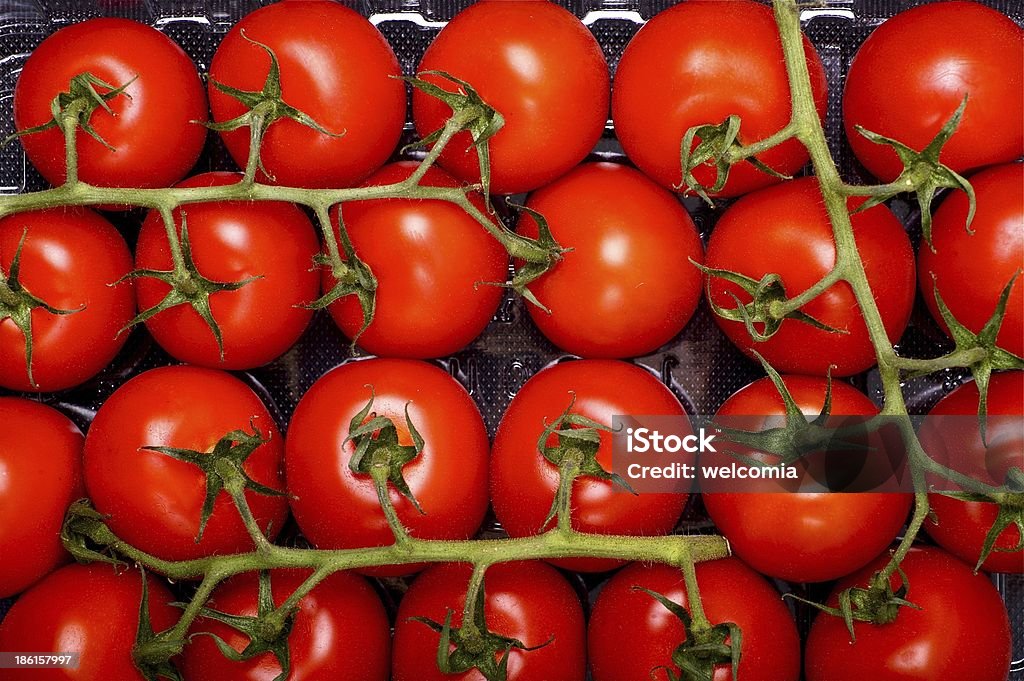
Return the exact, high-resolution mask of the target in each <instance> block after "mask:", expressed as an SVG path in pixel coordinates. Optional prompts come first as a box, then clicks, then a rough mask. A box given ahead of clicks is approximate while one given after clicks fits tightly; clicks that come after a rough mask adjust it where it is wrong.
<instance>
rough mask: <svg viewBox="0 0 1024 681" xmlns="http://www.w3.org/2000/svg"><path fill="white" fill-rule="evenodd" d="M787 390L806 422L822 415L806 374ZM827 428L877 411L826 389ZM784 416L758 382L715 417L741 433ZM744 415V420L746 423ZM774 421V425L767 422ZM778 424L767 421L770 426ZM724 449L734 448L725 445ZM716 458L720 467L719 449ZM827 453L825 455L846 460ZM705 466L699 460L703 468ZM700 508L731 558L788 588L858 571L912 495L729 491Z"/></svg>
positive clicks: (770, 388) (818, 387) (815, 383)
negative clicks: (734, 422)
mask: <svg viewBox="0 0 1024 681" xmlns="http://www.w3.org/2000/svg"><path fill="white" fill-rule="evenodd" d="M784 382H785V385H786V388H787V389H788V390H789V392H790V395H791V396H792V397H793V399H794V400H795V401H796V404H797V406H798V407H799V408H800V409H801V411H803V412H804V414H806V415H807V416H808V417H810V418H814V417H816V416H817V415H818V414H820V413H821V409H822V406H823V405H824V402H825V391H826V387H827V382H826V380H825V379H823V378H818V377H813V376H786V377H784ZM831 404H832V411H831V413H832V415H833V418H832V419H831V421H830V422H829V425H831V426H832V427H837V426H839V424H840V423H842V417H843V416H871V415H874V414H876V413H878V408H877V407H876V406H875V405H874V403H873V402H871V400H869V399H868V398H867V397H866V396H865V395H864V394H863V393H861V392H860V391H859V390H857V389H856V388H853V387H852V386H850V385H849V384H847V383H843V382H842V381H833V383H832V403H831ZM783 414H785V404H784V403H783V400H782V397H781V396H780V395H779V392H778V390H776V388H775V386H774V385H773V384H772V382H771V379H769V378H762V379H760V380H758V381H755V382H754V383H751V384H750V385H748V386H746V387H745V388H742V389H741V390H739V391H738V392H736V393H735V394H733V395H732V397H730V398H729V399H728V400H726V401H725V404H723V405H722V407H721V409H719V411H718V418H726V419H728V418H730V417H737V418H739V419H740V422H741V423H742V426H740V427H742V428H744V429H748V430H749V429H751V428H752V426H753V424H754V422H755V421H761V422H765V423H764V426H765V428H767V427H769V424H768V423H767V422H766V421H768V420H769V419H770V417H774V416H781V415H783ZM748 417H749V418H748ZM772 420H773V421H774V419H772ZM780 425H781V424H779V423H772V424H771V426H770V427H778V426H780ZM726 446H727V447H728V448H729V449H735V447H734V446H731V445H728V444H727V445H726ZM718 449H719V452H720V454H719V456H720V457H721V458H722V459H723V460H725V461H727V460H728V456H727V455H725V454H724V451H725V450H724V449H723V448H722V447H719V448H718ZM850 454H851V452H849V451H842V450H839V451H834V452H829V453H827V454H826V457H827V456H844V455H850ZM705 460H706V458H705V459H702V463H704V462H705ZM702 498H703V500H704V506H705V508H706V509H707V512H708V515H709V516H710V517H711V519H712V520H713V521H714V523H715V525H716V526H717V527H718V529H719V530H720V531H721V532H722V534H724V535H725V536H726V537H727V538H728V539H729V545H730V546H731V547H732V550H733V552H734V553H735V555H736V556H738V557H740V558H742V559H743V560H744V561H745V562H746V563H747V564H748V565H750V566H751V567H752V568H754V569H755V570H757V571H758V572H760V573H761V574H764V575H769V576H772V577H776V578H779V579H786V580H789V581H792V582H823V581H827V580H831V579H838V578H839V577H843V576H845V575H848V574H850V573H851V572H853V571H854V570H856V569H858V568H861V567H863V566H864V565H865V564H867V563H868V562H869V561H870V560H871V559H873V558H875V557H876V556H878V554H879V553H880V552H881V551H883V550H884V549H885V548H886V547H887V546H889V544H890V543H891V542H892V541H893V539H895V538H896V533H897V532H899V531H900V529H901V528H902V527H903V523H904V521H905V520H906V518H907V512H908V511H909V510H910V504H911V501H912V497H911V495H909V494H898V493H853V492H850V493H843V492H822V493H813V492H787V491H785V490H784V489H777V490H776V491H775V492H767V493H758V492H736V493H727V492H720V493H705V494H704V495H703V497H702Z"/></svg>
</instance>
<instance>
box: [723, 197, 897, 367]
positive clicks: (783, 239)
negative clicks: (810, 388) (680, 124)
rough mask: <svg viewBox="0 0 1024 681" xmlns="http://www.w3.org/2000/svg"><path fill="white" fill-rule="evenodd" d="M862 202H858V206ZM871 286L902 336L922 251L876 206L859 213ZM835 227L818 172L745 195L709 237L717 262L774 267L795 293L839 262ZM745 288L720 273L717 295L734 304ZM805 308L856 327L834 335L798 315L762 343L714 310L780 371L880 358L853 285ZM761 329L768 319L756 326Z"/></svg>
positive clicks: (744, 346)
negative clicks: (917, 257)
mask: <svg viewBox="0 0 1024 681" xmlns="http://www.w3.org/2000/svg"><path fill="white" fill-rule="evenodd" d="M856 205H859V203H858V202H857V201H851V207H853V206H856ZM851 221H852V224H853V233H854V238H855V240H856V243H857V248H858V249H859V250H860V254H861V259H862V260H863V262H864V269H865V272H866V274H867V278H868V283H869V284H870V285H871V288H872V290H873V291H874V295H875V302H876V304H877V305H878V311H879V313H880V315H881V317H882V323H883V325H884V326H885V330H886V334H887V335H888V337H889V340H890V341H892V342H895V341H896V340H897V339H898V338H899V337H900V335H902V333H903V330H904V329H905V328H906V325H907V321H908V320H909V319H910V313H911V310H912V309H913V304H914V288H915V287H914V252H913V249H912V247H911V245H910V240H909V238H908V237H907V235H906V232H904V230H903V226H902V225H901V224H900V222H899V220H897V219H896V216H894V215H893V214H892V211H890V210H889V209H888V208H886V207H885V206H875V207H874V208H871V209H869V210H866V211H864V212H862V213H856V214H854V215H852V216H851ZM835 257H836V250H835V242H834V241H833V236H832V226H831V224H830V223H829V221H828V216H827V214H826V213H825V206H824V204H823V202H822V199H821V194H820V193H819V189H818V185H817V181H816V180H815V179H814V178H803V179H798V180H791V181H789V182H786V183H784V184H781V185H778V186H776V187H769V188H767V189H763V190H761V191H758V192H755V193H753V194H750V195H749V196H745V197H743V198H742V199H740V200H738V201H737V202H736V203H734V204H733V205H732V206H731V207H730V208H729V209H728V210H726V211H725V213H723V214H722V217H721V218H720V219H719V220H718V222H717V223H716V225H715V228H714V229H713V230H712V232H711V239H710V241H709V242H708V249H707V259H706V264H707V266H708V267H710V268H715V269H725V270H732V271H735V272H739V273H741V274H744V275H746V276H748V277H752V278H753V279H755V280H759V279H760V278H761V277H763V276H764V275H765V274H769V273H775V274H778V275H780V276H781V277H782V284H783V286H784V288H785V290H786V295H787V297H789V298H793V297H796V296H797V295H798V294H800V293H801V292H803V291H805V290H806V289H808V288H810V287H811V286H812V285H814V284H815V283H817V282H818V281H819V280H820V279H821V278H822V277H823V276H825V274H826V273H827V272H828V271H829V270H830V269H831V268H832V267H833V266H834V264H835ZM730 293H732V294H733V295H736V296H737V297H738V298H739V299H740V301H741V302H743V303H747V302H750V295H749V294H748V293H746V292H744V291H743V290H742V289H740V288H739V287H738V286H736V285H735V284H732V283H729V282H726V281H724V280H722V279H720V278H718V277H713V278H712V280H711V285H710V292H709V296H708V298H709V300H710V302H712V303H714V304H716V305H719V306H721V307H724V308H726V309H733V308H735V307H736V301H735V300H734V299H733V298H732V297H731V296H730V295H729V294H730ZM801 311H803V312H805V313H806V314H808V315H810V316H812V317H814V318H815V319H817V320H818V321H820V322H823V323H824V324H827V325H829V326H831V327H833V328H836V329H841V330H845V331H846V332H847V333H830V332H828V331H824V330H820V329H816V328H813V327H811V326H810V325H808V324H805V323H803V322H800V321H798V320H795V319H786V320H784V321H783V323H782V326H781V328H780V329H779V330H778V332H777V333H776V334H775V335H774V336H772V337H771V338H770V339H769V340H767V341H764V342H761V343H755V342H754V341H753V340H752V339H751V338H750V336H749V334H748V333H747V330H746V328H745V326H744V325H743V322H740V321H731V320H725V319H722V318H721V317H719V316H718V315H715V322H716V323H717V324H718V326H719V328H721V329H722V331H724V332H725V334H726V336H728V337H729V340H731V341H732V342H733V344H734V345H736V347H737V348H739V349H740V350H742V351H743V353H744V354H746V355H748V356H750V357H753V350H756V351H757V352H759V353H760V354H761V355H762V356H763V357H764V358H765V359H766V360H767V361H768V363H769V364H771V365H772V366H773V367H774V368H775V369H776V370H777V371H780V372H784V373H798V374H812V375H816V376H825V375H826V374H827V373H828V372H829V367H831V372H832V375H833V376H849V375H852V374H856V373H860V372H861V371H864V370H866V369H868V368H870V367H871V366H873V365H874V364H875V350H874V347H873V346H872V345H871V339H870V337H869V336H868V331H867V327H866V326H865V325H864V320H863V318H862V317H861V315H860V311H859V309H858V308H857V306H856V301H855V299H854V296H853V290H852V289H851V288H850V287H849V285H848V284H846V283H844V282H840V283H837V284H834V285H833V286H831V287H830V288H829V289H827V290H826V291H825V292H824V293H823V294H822V295H820V296H818V297H817V298H815V299H814V300H812V301H811V302H809V303H807V304H806V305H804V306H803V307H802V308H801ZM755 328H757V329H758V330H761V328H762V326H761V325H757V326H755Z"/></svg>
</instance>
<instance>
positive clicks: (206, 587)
mask: <svg viewBox="0 0 1024 681" xmlns="http://www.w3.org/2000/svg"><path fill="white" fill-rule="evenodd" d="M225 576H226V575H224V574H222V573H221V572H220V571H219V570H217V569H216V568H214V569H211V570H210V571H208V572H207V573H206V574H205V575H204V576H203V581H202V582H200V583H199V588H198V589H196V593H195V595H194V596H193V597H192V600H190V601H189V603H188V605H187V606H186V607H185V611H184V612H182V614H181V618H180V619H179V620H178V621H177V622H176V623H175V625H174V626H173V627H172V628H171V629H170V631H169V632H168V634H167V637H168V638H170V639H172V640H174V639H184V638H185V636H186V635H187V634H188V628H189V627H191V626H192V622H194V621H195V619H196V617H198V616H199V612H200V611H201V610H202V609H203V606H205V605H206V602H207V601H208V600H210V595H211V594H212V593H213V590H214V589H215V588H216V587H217V585H218V584H220V583H221V582H222V581H223V580H224V578H225Z"/></svg>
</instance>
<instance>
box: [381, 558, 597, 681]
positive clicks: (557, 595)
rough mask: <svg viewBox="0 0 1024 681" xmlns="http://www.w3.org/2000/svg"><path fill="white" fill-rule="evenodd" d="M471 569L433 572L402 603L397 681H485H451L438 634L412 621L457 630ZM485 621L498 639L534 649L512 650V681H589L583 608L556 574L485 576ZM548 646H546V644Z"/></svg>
mask: <svg viewBox="0 0 1024 681" xmlns="http://www.w3.org/2000/svg"><path fill="white" fill-rule="evenodd" d="M471 573H472V567H471V566H470V565H468V564H466V563H450V564H446V565H438V566H435V567H432V568H430V569H429V570H427V571H426V572H424V573H423V574H422V575H420V576H419V577H417V578H416V581H414V582H413V583H412V586H411V587H410V588H409V591H408V592H407V593H406V594H405V596H403V597H402V603H401V605H399V608H398V617H397V620H396V622H395V652H394V657H393V661H392V668H391V669H392V678H393V679H394V681H446V680H448V679H452V678H458V679H459V680H460V681H483V680H484V677H483V675H482V674H480V672H479V671H476V670H473V671H470V672H467V673H465V674H461V675H457V676H450V675H447V674H442V673H441V672H440V671H438V669H437V646H438V642H439V640H440V638H439V634H438V633H437V632H435V631H432V630H431V629H430V628H429V627H427V626H426V625H425V624H423V623H422V622H417V621H414V620H412V619H411V618H413V617H426V618H429V619H431V620H433V621H435V622H438V623H440V624H443V623H444V621H445V617H446V616H447V615H448V613H449V612H451V613H452V627H459V626H461V625H462V609H463V607H465V602H466V589H467V588H468V585H469V577H470V574H471ZM484 596H485V600H484V621H485V622H486V624H487V628H488V629H489V630H490V631H492V632H493V633H495V634H498V635H499V636H507V637H509V638H513V639H517V640H518V641H520V642H521V643H522V644H523V645H525V646H526V647H528V648H531V647H534V646H542V647H539V648H537V650H519V649H512V651H511V652H510V653H509V657H508V678H509V679H510V681H551V680H553V679H558V681H583V679H584V677H585V676H586V641H585V629H584V627H585V624H584V621H583V608H582V607H581V606H580V600H579V596H578V595H577V594H576V592H575V591H574V590H573V588H572V586H570V585H569V583H568V582H567V581H566V580H565V578H564V577H562V576H561V575H560V574H558V571H557V570H555V569H554V568H552V567H549V566H547V565H545V564H544V563H539V562H524V563H499V564H497V565H493V566H491V567H490V568H488V570H487V573H486V574H485V576H484ZM545 643H546V644H547V645H544V644H545Z"/></svg>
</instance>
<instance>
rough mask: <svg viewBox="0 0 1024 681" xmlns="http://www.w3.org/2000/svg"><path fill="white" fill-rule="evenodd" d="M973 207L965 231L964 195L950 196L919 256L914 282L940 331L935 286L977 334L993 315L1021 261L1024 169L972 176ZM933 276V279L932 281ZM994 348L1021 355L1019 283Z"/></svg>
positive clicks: (1023, 323) (1015, 166) (1023, 301)
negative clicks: (968, 229) (918, 285)
mask: <svg viewBox="0 0 1024 681" xmlns="http://www.w3.org/2000/svg"><path fill="white" fill-rule="evenodd" d="M971 185H972V186H973V187H974V192H975V196H976V198H977V202H978V208H977V213H975V215H974V221H973V222H972V223H971V230H973V232H974V233H973V234H972V233H970V232H968V231H967V227H966V223H967V211H968V200H967V195H966V194H965V193H963V192H960V191H957V192H953V193H952V194H950V196H949V198H947V199H946V200H945V201H943V202H942V205H941V206H939V209H938V210H937V211H935V218H934V220H933V221H932V246H933V247H934V248H935V251H934V252H933V251H932V249H931V248H928V246H927V244H922V245H921V250H920V251H919V253H918V256H917V257H918V262H917V264H918V272H917V276H918V280H919V282H920V284H921V293H923V294H924V299H925V302H927V303H928V309H929V310H931V312H932V316H933V317H935V319H936V321H938V323H939V325H940V326H941V327H942V328H943V329H944V330H945V329H946V323H945V322H944V321H942V315H940V314H939V308H938V306H937V305H936V303H935V286H936V285H938V287H939V295H940V296H942V300H943V301H944V302H945V303H946V307H948V308H949V310H950V312H952V313H953V316H954V317H955V318H956V319H957V321H959V322H960V323H961V324H963V325H964V326H966V327H967V328H968V329H970V330H971V331H973V332H975V333H977V332H979V331H981V328H982V327H983V326H985V323H986V322H987V321H988V320H989V319H990V318H991V317H992V314H993V313H994V312H995V309H996V304H997V303H998V302H999V296H1000V294H1001V293H1002V292H1003V289H1004V288H1005V287H1006V285H1007V284H1008V283H1009V282H1010V279H1012V278H1013V276H1014V274H1016V273H1017V272H1019V271H1020V269H1021V263H1022V262H1024V164H1020V163H1012V164H1010V165H1004V166H999V167H997V168H990V169H988V170H984V171H982V172H980V173H978V174H977V175H974V176H973V177H971ZM933 275H934V277H935V278H934V279H933V278H932V276H933ZM998 344H999V347H1001V348H1003V349H1004V350H1007V351H1009V352H1012V353H1013V354H1015V355H1017V356H1018V357H1020V356H1024V282H1022V281H1019V280H1018V281H1017V282H1016V283H1015V284H1014V286H1013V289H1012V290H1011V292H1010V299H1009V300H1008V301H1007V303H1006V316H1005V317H1004V318H1003V325H1002V327H1000V330H999V337H998Z"/></svg>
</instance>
